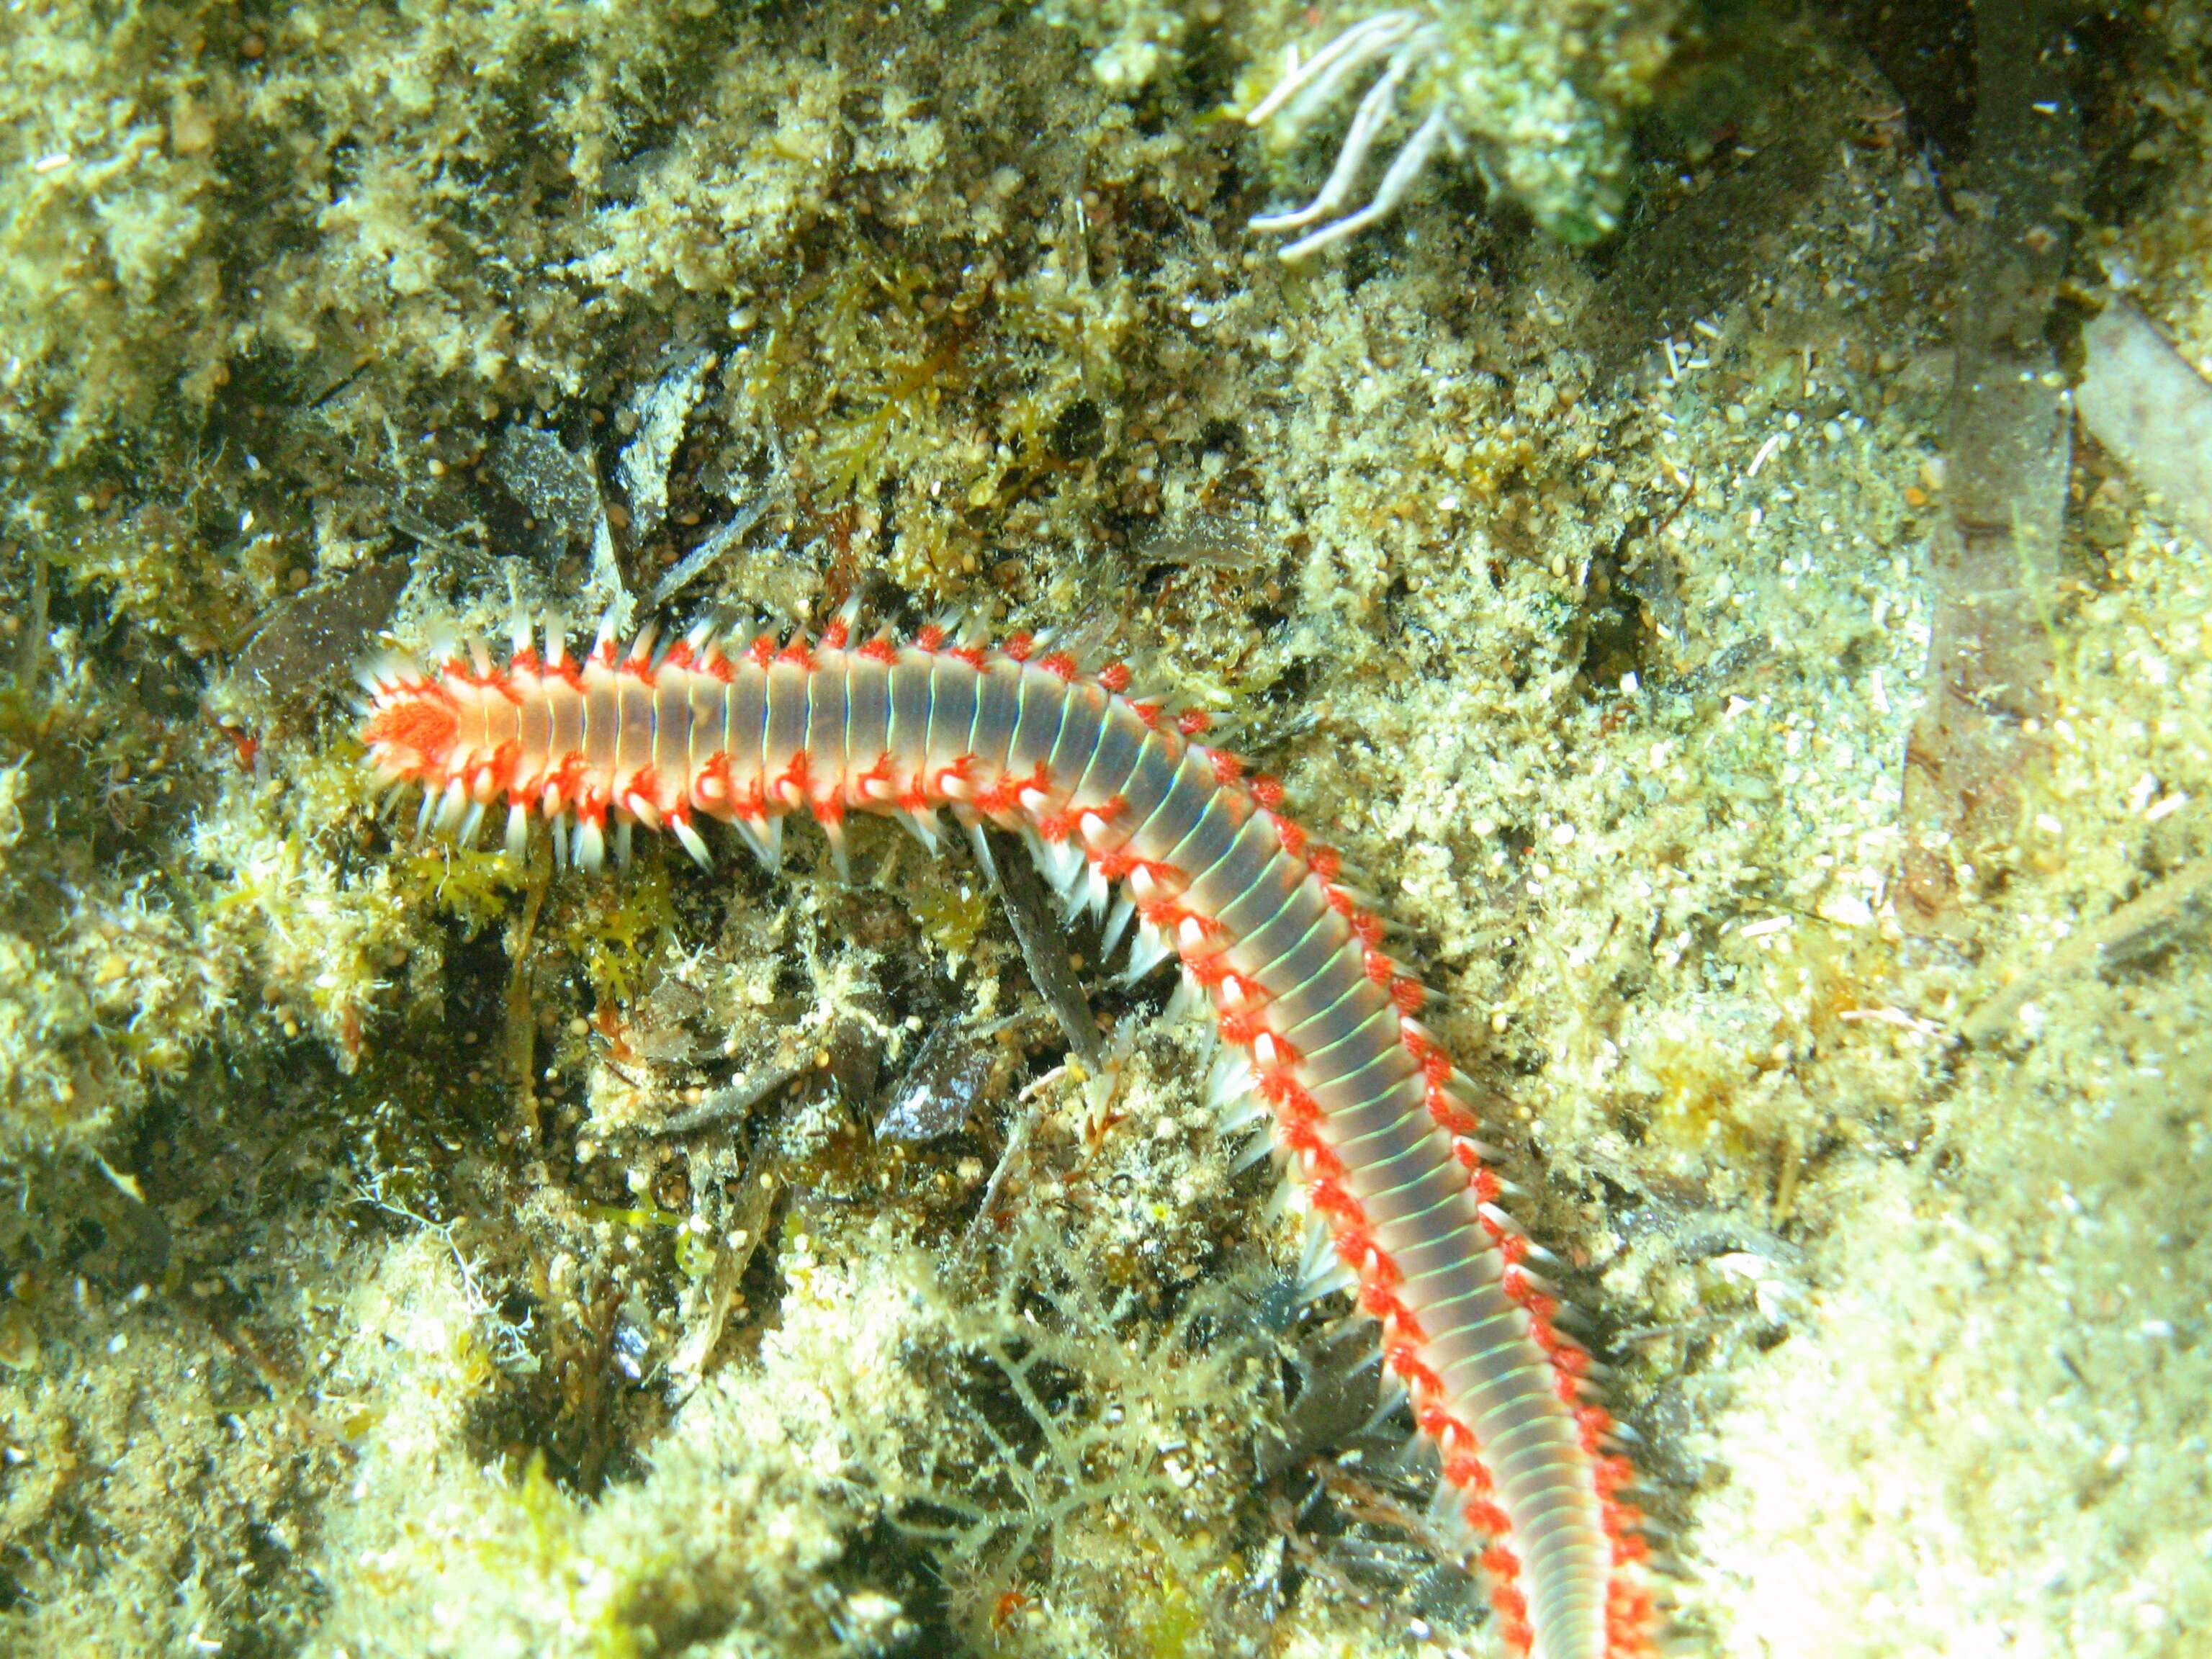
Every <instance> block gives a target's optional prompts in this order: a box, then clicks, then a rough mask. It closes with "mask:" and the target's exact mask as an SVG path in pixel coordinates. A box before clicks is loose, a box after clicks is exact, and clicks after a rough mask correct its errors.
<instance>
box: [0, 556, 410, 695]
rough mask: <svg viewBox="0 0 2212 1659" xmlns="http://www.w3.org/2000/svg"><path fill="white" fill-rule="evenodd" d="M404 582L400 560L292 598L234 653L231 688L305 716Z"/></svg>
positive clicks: (375, 564)
mask: <svg viewBox="0 0 2212 1659" xmlns="http://www.w3.org/2000/svg"><path fill="white" fill-rule="evenodd" d="M409 574H410V565H409V563H408V562H407V561H406V560H405V559H404V558H392V557H387V558H383V559H377V560H374V561H371V562H368V563H366V564H360V565H356V566H355V567H354V568H352V569H350V570H343V571H340V572H338V573H337V574H335V575H329V576H325V577H323V578H321V579H320V580H318V581H316V582H314V583H313V584H312V585H310V586H307V587H306V588H303V589H302V590H301V592H298V593H295V594H294V595H293V596H292V597H291V598H290V599H286V600H285V601H284V602H283V604H281V605H277V606H276V608H275V609H274V610H272V611H270V613H269V616H268V618H267V620H265V621H264V623H262V624H261V626H260V628H259V629H258V631H257V632H256V633H255V634H254V635H253V638H252V641H249V642H248V643H247V645H246V649H245V650H243V651H241V652H240V653H239V655H238V660H237V661H236V662H235V663H234V665H232V668H231V673H230V684H231V685H232V687H233V688H234V690H237V691H239V692H240V693H241V694H242V695H244V696H246V697H247V698H248V699H249V700H250V701H252V702H256V703H259V704H265V705H267V712H269V713H270V714H274V715H283V714H300V713H302V712H304V711H305V709H306V708H307V706H308V705H309V704H310V703H311V702H313V699H314V698H315V697H316V696H319V695H320V693H321V692H322V691H323V690H324V689H325V686H326V684H327V683H328V681H329V679H330V678H331V675H332V674H333V673H335V672H337V671H338V669H339V668H340V667H342V666H343V665H346V664H349V663H352V662H355V661H356V660H358V659H360V658H361V657H362V656H363V655H364V654H365V653H367V651H368V645H369V642H370V641H371V640H372V639H374V636H375V634H376V630H377V629H380V628H381V627H383V626H384V624H385V623H386V621H387V620H389V619H390V617H391V616H392V607H393V606H394V605H397V604H398V602H399V593H400V590H401V589H402V588H404V587H405V586H407V578H408V576H409ZM32 637H33V638H34V639H35V638H38V637H40V635H37V634H35V633H34V634H33V635H32Z"/></svg>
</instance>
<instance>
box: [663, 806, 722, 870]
mask: <svg viewBox="0 0 2212 1659" xmlns="http://www.w3.org/2000/svg"><path fill="white" fill-rule="evenodd" d="M668 830H669V833H670V834H671V835H672V836H675V837H676V839H677V841H678V842H680V843H681V844H682V846H683V848H684V851H685V852H686V853H689V854H690V855H691V862H692V863H694V864H696V865H697V866H699V867H700V868H701V869H702V870H711V869H713V868H714V857H713V855H712V854H709V853H708V851H707V843H706V842H703V841H702V840H701V839H700V838H699V832H698V831H697V830H696V829H693V828H692V827H691V820H690V819H689V818H671V819H669V820H668Z"/></svg>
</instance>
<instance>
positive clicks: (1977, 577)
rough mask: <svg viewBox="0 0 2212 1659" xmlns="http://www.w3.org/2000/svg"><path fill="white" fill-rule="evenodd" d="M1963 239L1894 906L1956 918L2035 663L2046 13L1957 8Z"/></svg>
mask: <svg viewBox="0 0 2212 1659" xmlns="http://www.w3.org/2000/svg"><path fill="white" fill-rule="evenodd" d="M1975 23H1976V43H1977V51H1978V54H1979V60H1980V61H1979V70H1978V79H1979V86H1980V94H1981V98H1980V104H1979V106H1978V109H1977V111H1976V114H1975V121H1974V154H1975V159H1976V162H1977V165H1978V167H1979V169H1980V170H1981V178H1980V179H1978V183H1979V185H1980V186H1981V191H1980V197H1979V199H1980V202H1981V204H1982V210H1983V214H1984V217H1983V221H1982V227H1981V234H1980V236H1979V238H1978V241H1977V245H1976V247H1975V250H1974V252H1973V253H1972V256H1971V258H1970V259H1969V261H1968V264H1967V267H1966V275H1965V280H1964V282H1963V283H1962V290H1961V294H1960V301H1959V323H1958V329H1957V339H1958V362H1957V367H1956V370H1955V372H1954V379H1953V382H1952V388H1951V397H1950V405H1949V410H1948V419H1947V427H1948V431H1947V433H1946V441H1945V448H1946V451H1947V453H1948V455H1947V458H1948V479H1947V487H1946V495H1947V496H1948V501H1947V503H1946V505H1947V508H1948V511H1947V512H1946V513H1944V515H1943V517H1942V520H1940V522H1939V523H1938V525H1937V527H1936V535H1935V540H1934V545H1933V547H1932V549H1931V550H1930V557H1929V574H1928V586H1929V610H1930V612H1931V629H1930V637H1929V647H1928V703H1927V707H1926V708H1925V709H1924V710H1923V713H1922V714H1921V716H1920V718H1919V720H1918V721H1917V723H1916V724H1915V726H1914V727H1913V730H1912V733H1911V738H1909V739H1908V741H1907V743H1906V747H1905V810H1904V818H1905V830H1906V834H1907V837H1908V840H1907V845H1906V848H1905V866H1904V872H1903V874H1904V879H1903V881H1902V882H1901V883H1900V884H1899V906H1898V913H1899V920H1900V921H1902V922H1903V923H1904V924H1905V927H1908V928H1910V929H1911V930H1913V931H1916V932H1919V933H1951V932H1954V931H1959V930H1960V928H1961V926H1962V924H1961V921H1960V915H1959V908H1958V906H1959V900H1960V894H1961V890H1967V891H1969V892H1971V890H1972V887H1973V885H1974V884H1975V881H1976V879H1977V876H1978V868H1977V867H1978V866H1980V865H1982V864H1984V862H1985V861H1986V860H1988V859H1990V857H1992V856H1996V857H1998V858H2000V859H2002V847H2003V845H2004V844H2005V842H2006V841H2007V839H2008V836H2009V834H2010V831H2011V826H2012V823H2013V820H2014V819H2015V817H2016V816H2017V812H2016V807H2017V799H2018V798H2017V793H2016V792H2017V788H2018V783H2019V780H2020V777H2021V772H2022V769H2024V768H2027V767H2029V766H2031V765H2032V764H2033V751H2034V749H2035V746H2036V741H2035V738H2034V736H2033V732H2032V727H2031V725H2030V723H2031V722H2032V721H2033V720H2035V719H2036V717H2037V716H2038V715H2039V713H2040V712H2041V710H2042V709H2043V707H2044V702H2045V695H2046V685H2047V682H2048V680H2049V678H2050V674H2051V637H2050V631H2049V628H2048V625H2047V624H2048V614H2049V609H2050V605H2051V592H2052V588H2053V584H2054V578H2055V574H2056V571H2057V554H2058V535H2059V529H2060V526H2061V524H2062V521H2063V517H2064V511H2065V499H2066V478H2067V469H2068V465H2069V459H2070V451H2069V432H2068V427H2067V421H2066V411H2065V405H2064V401H2063V381H2062V380H2061V379H2060V376H2059V374H2058V369H2057V361H2056V359H2055V357H2054V356H2053V355H2052V352H2051V345H2050V343H2049V341H2048V340H2047V339H2046V338H2045V320H2046V319H2047V318H2048V316H2049V314H2050V310H2051V301H2052V299H2053V297H2054V295H2055V294H2056V292H2057V285H2058V283H2059V280H2060V278H2061V276H2063V274H2064V270H2065V265H2066V257H2067V251H2068V247H2069V231H2068V221H2069V217H2070V216H2071V214H2072V212H2073V210H2074V204H2075V202H2076V201H2077V200H2078V197H2079V195H2080V189H2081V166H2082V163H2081V138H2080V119H2079V116H2078V113H2077V112H2076V111H2075V106H2074V103H2073V100H2072V99H2071V97H2070V95H2069V92H2068V89H2067V86H2066V82H2065V76H2064V73H2063V58H2062V57H2061V55H2060V54H2059V52H2057V46H2058V45H2059V43H2060V39H2061V35H2060V29H2059V27H2058V18H2057V11H2056V9H2055V8H2053V7H2051V6H2050V5H2049V4H2047V3H2045V0H1986V3H1984V4H1983V5H1981V6H1980V7H1978V8H1977V9H1976V13H1975Z"/></svg>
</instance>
